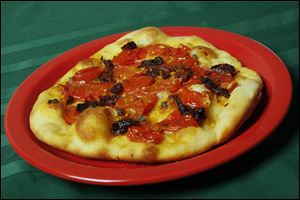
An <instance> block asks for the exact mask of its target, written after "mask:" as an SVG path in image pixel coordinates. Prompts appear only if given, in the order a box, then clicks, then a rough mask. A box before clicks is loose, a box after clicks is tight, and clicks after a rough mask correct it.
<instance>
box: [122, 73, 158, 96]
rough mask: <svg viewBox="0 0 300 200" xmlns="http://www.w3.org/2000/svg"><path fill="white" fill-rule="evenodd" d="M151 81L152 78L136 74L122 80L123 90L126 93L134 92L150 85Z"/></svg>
mask: <svg viewBox="0 0 300 200" xmlns="http://www.w3.org/2000/svg"><path fill="white" fill-rule="evenodd" d="M153 82H154V80H153V79H152V78H150V77H148V76H143V75H140V74H137V75H136V76H134V77H132V78H130V79H127V80H125V81H124V82H123V86H124V91H125V92H127V93H134V92H137V91H141V90H145V89H146V87H147V86H150V85H152V84H153Z"/></svg>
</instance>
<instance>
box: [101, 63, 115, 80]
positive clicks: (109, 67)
mask: <svg viewBox="0 0 300 200" xmlns="http://www.w3.org/2000/svg"><path fill="white" fill-rule="evenodd" d="M103 63H104V65H105V69H104V72H102V73H101V74H100V76H99V80H100V81H101V82H114V78H113V69H114V67H115V66H114V65H113V63H112V62H111V60H103Z"/></svg>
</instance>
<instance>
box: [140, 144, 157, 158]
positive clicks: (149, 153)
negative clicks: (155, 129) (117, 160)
mask: <svg viewBox="0 0 300 200" xmlns="http://www.w3.org/2000/svg"><path fill="white" fill-rule="evenodd" d="M157 153H158V149H157V148H156V146H155V145H150V146H148V147H147V148H146V149H145V150H144V152H143V158H142V160H143V161H145V162H153V161H156V158H157Z"/></svg>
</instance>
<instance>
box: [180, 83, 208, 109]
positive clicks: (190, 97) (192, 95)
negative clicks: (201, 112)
mask: <svg viewBox="0 0 300 200" xmlns="http://www.w3.org/2000/svg"><path fill="white" fill-rule="evenodd" d="M178 95H179V97H180V99H181V101H182V103H183V104H185V105H188V106H191V107H192V108H196V107H197V108H201V107H205V108H206V107H207V104H206V103H204V102H203V98H205V97H206V96H207V94H206V93H202V92H194V91H190V90H189V89H188V88H186V87H184V88H183V89H182V90H180V91H179V92H178Z"/></svg>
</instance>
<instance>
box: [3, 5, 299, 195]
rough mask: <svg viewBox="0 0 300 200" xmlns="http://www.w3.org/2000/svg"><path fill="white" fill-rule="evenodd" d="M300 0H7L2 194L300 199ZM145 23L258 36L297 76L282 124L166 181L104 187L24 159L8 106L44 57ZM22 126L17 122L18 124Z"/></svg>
mask: <svg viewBox="0 0 300 200" xmlns="http://www.w3.org/2000/svg"><path fill="white" fill-rule="evenodd" d="M298 18H299V3H298V2H285V1H284V2H46V3H44V2H1V58H2V59H1V198H12V197H15V198H16V197H18V198H58V197H59V198H299V189H298V187H299V164H298V162H299V125H298V120H299V115H298V110H299V93H298V90H299V87H298V84H299V75H298V73H299V57H298V54H299V25H298V23H299V20H298ZM144 26H203V27H213V28H218V29H224V30H228V31H232V32H236V33H239V34H242V35H245V36H248V37H251V38H253V39H255V40H257V41H259V42H261V43H263V44H265V45H266V46H268V47H269V48H271V49H272V50H273V51H274V52H275V53H277V54H278V55H279V56H280V57H281V58H282V60H283V61H284V62H285V63H286V65H287V67H288V70H289V71H290V73H291V75H292V79H293V86H294V89H295V90H294V94H293V95H294V96H293V101H292V104H291V108H290V110H289V112H288V114H287V116H286V117H285V119H284V121H283V122H282V124H281V125H280V126H279V127H278V128H277V129H276V130H275V131H274V133H273V134H272V135H271V136H270V137H269V138H268V139H267V140H265V141H264V142H263V143H262V144H260V145H259V146H258V147H256V148H255V149H253V150H252V151H250V152H249V153H247V154H245V155H243V156H241V157H240V158H238V159H236V160H234V161H232V162H230V163H228V164H225V165H223V166H220V167H217V168H215V169H212V170H210V171H208V172H205V173H201V174H197V175H193V176H191V177H187V178H183V179H180V180H176V181H171V182H167V183H160V184H154V185H148V186H136V187H105V186H93V185H85V184H80V183H75V182H71V181H67V180H63V179H60V178H57V177H54V176H51V175H48V174H46V173H44V172H42V171H40V170H38V169H35V168H34V167H31V166H30V165H29V164H27V163H26V162H25V161H24V160H22V159H21V158H20V157H19V156H18V155H17V154H16V153H15V152H14V151H13V149H12V148H11V147H10V145H9V143H8V141H7V138H6V136H5V131H4V128H3V120H4V112H5V109H6V106H7V103H8V101H9V99H10V97H11V95H12V94H13V92H14V91H15V90H16V88H17V87H18V86H19V85H20V84H21V83H22V81H23V80H24V79H25V78H26V77H27V76H28V75H29V74H31V73H32V72H33V71H35V70H36V69H37V68H38V67H39V66H40V65H41V64H43V63H44V62H45V61H47V60H49V59H51V58H54V57H55V56H56V55H58V54H60V53H62V52H64V51H66V50H68V49H70V48H72V47H75V46H77V45H79V44H82V43H84V42H87V41H90V40H93V39H96V38H99V37H103V36H106V35H110V34H113V33H118V32H123V31H130V30H134V29H138V28H141V27H144ZM16 126H18V125H17V124H16Z"/></svg>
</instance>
